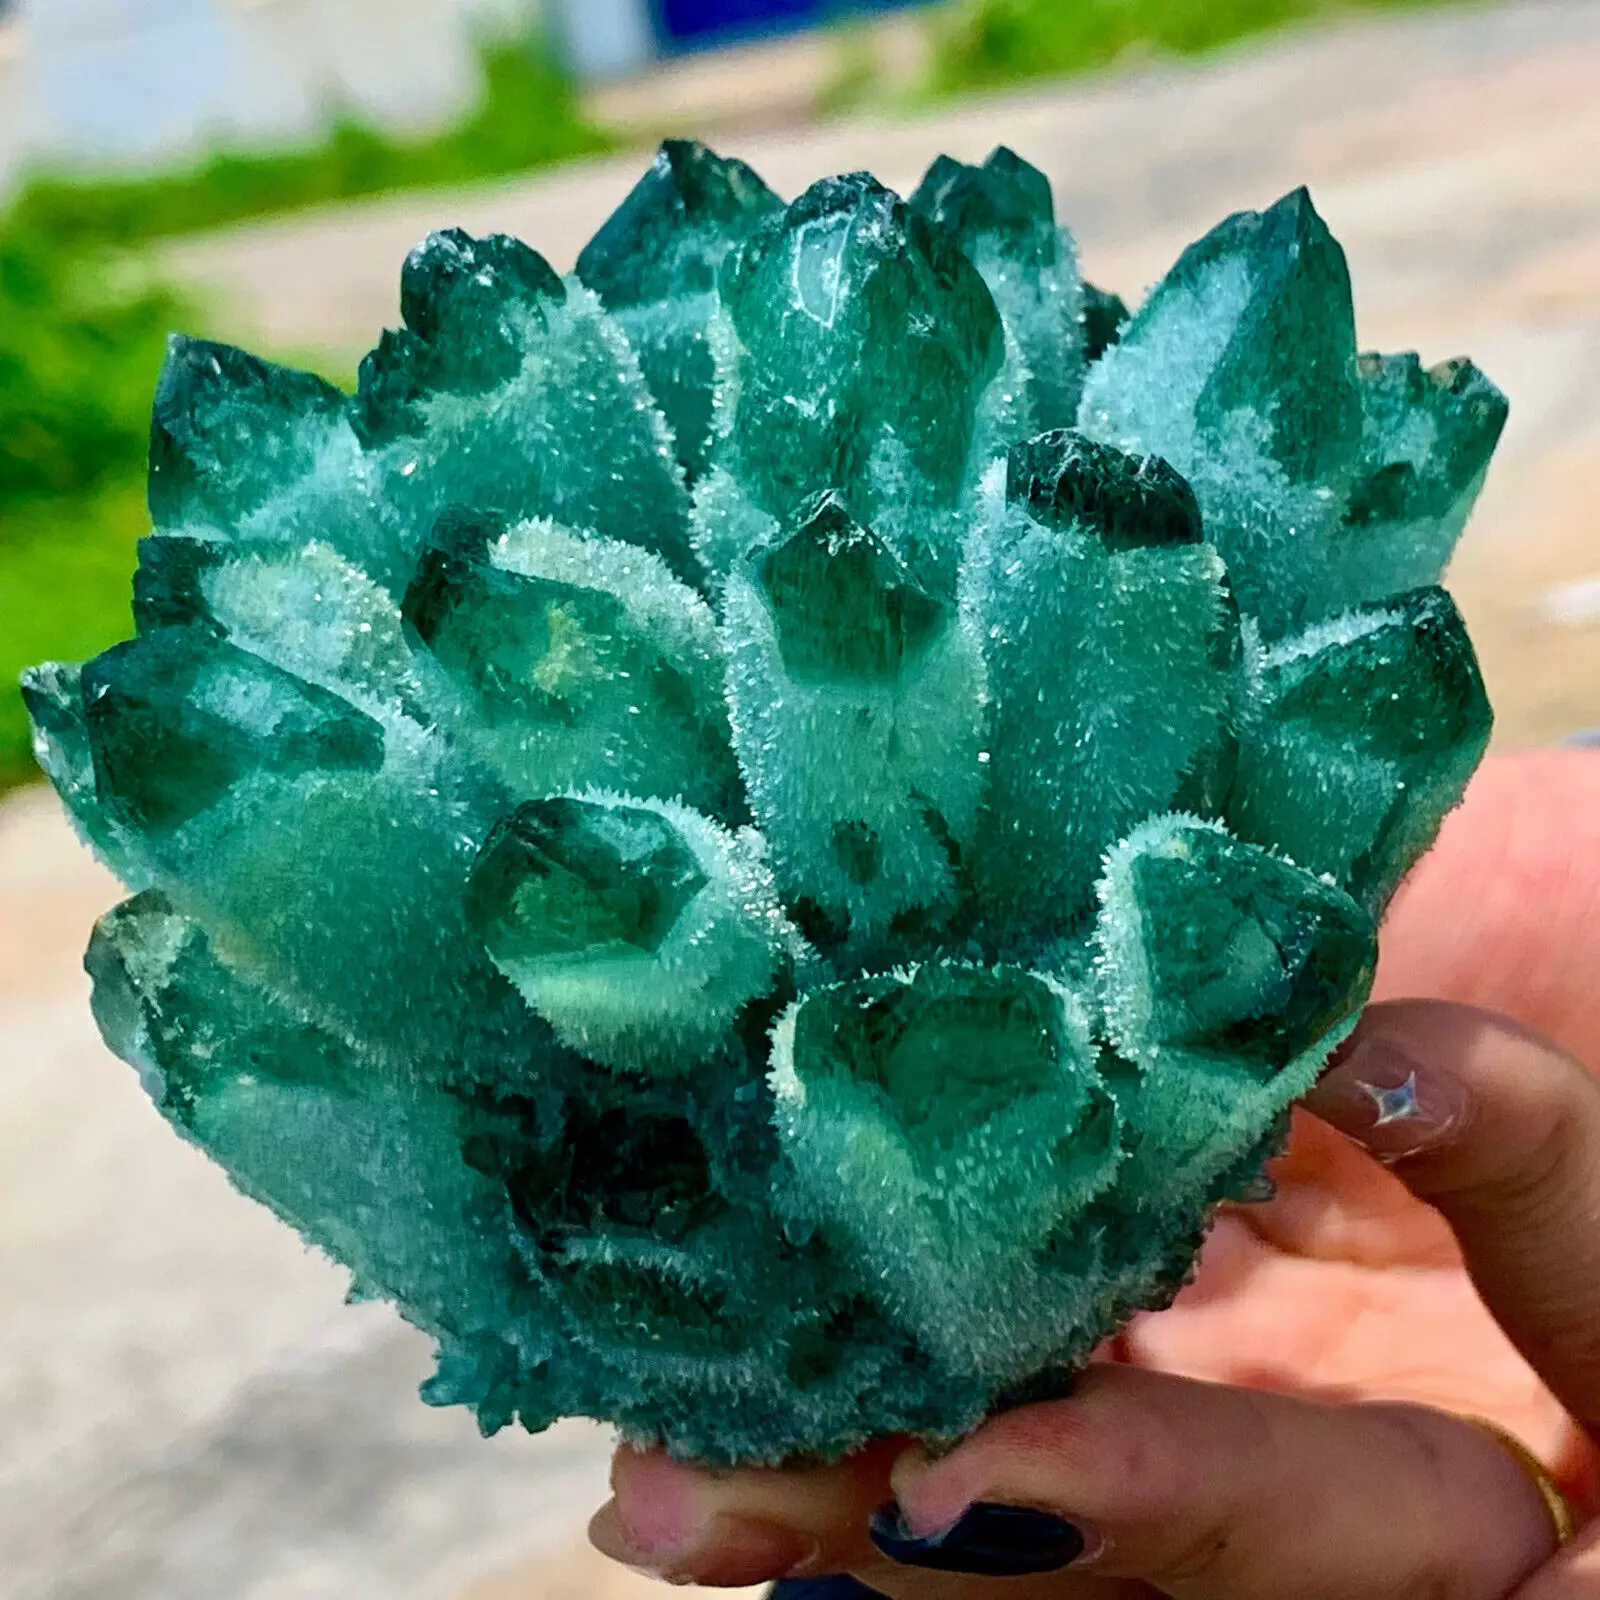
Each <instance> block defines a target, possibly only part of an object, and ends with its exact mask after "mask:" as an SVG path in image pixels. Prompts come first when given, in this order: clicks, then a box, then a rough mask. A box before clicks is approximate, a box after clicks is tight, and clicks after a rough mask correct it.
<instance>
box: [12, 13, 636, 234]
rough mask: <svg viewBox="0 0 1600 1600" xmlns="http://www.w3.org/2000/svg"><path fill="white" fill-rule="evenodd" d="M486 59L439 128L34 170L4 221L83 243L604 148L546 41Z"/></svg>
mask: <svg viewBox="0 0 1600 1600" xmlns="http://www.w3.org/2000/svg"><path fill="white" fill-rule="evenodd" d="M482 63H483V76H484V94H483V98H482V100H481V101H480V103H479V105H478V106H477V108H476V109H475V110H473V111H472V112H471V113H469V114H468V115H467V116H466V117H465V118H464V119H463V120H462V121H461V122H460V123H458V124H457V125H456V126H455V127H453V128H451V129H449V130H447V131H445V132H443V133H441V134H436V135H434V136H432V137H429V138H425V139H402V138H397V137H394V136H392V135H388V134H384V133H380V132H377V131H376V130H374V129H372V128H368V127H364V126H362V125H361V124H360V123H357V122H353V121H348V120H346V121H342V122H340V123H339V124H338V125H337V126H335V127H334V128H333V129H332V131H331V132H330V133H329V134H328V136H327V138H326V139H324V140H323V141H321V142H320V143H319V144H317V145H316V146H315V147H314V148H310V149H303V150H285V151H279V152H268V153H260V152H257V153H230V152H223V153H219V154H217V155H214V156H212V157H211V158H210V159H208V160H207V161H205V162H204V163H202V164H201V165H200V166H197V167H194V168H191V169H189V170H186V171H181V172H173V173H164V174H161V175H158V176H155V177H150V178H143V179H134V180H128V179H120V178H119V179H104V180H101V181H98V182H85V181H83V180H82V179H75V178H70V177H40V178H36V179H35V180H34V181H33V182H32V183H31V184H30V185H29V186H28V188H27V189H26V190H25V191H24V193H23V194H22V196H21V197H20V198H19V200H18V201H17V203H16V205H15V206H14V207H13V209H12V212H11V217H10V222H11V223H14V224H15V225H17V226H19V227H27V228H32V229H35V230H37V231H39V232H41V233H43V234H45V235H47V236H50V237H53V238H57V239H62V240H70V241H72V242H73V243H74V244H76V245H77V246H79V247H85V246H90V245H96V244H103V245H112V246H125V245H129V244H133V243H137V242H139V241H141V240H145V239H154V238H159V237H161V236H163V235H170V234H178V233H192V232H195V231H198V230H200V229H204V228H214V227H220V226H222V225H223V224H225V223H230V222H240V221H243V220H245V219H247V218H250V217H259V216H267V215H271V214H273V213H277V212H282V211H292V210H296V209H298V208H300V207H303V206H311V205H319V204H323V203H326V202H330V201H336V200H350V199H355V198H357V197H359V196H361V195H370V194H382V193H387V192H389V191H392V190H396V189H417V188H432V187H436V186H442V185H446V184H456V183H471V182H476V181H479V180H482V179H487V178H497V177H503V176H505V175H507V174H509V173H515V172H526V171H528V170H529V169H530V168H533V167H540V166H547V165H549V164H550V163H551V162H555V161H564V160H566V159H568V158H569V157H572V156H579V155H587V154H590V153H593V152H596V151H600V150H605V149H608V148H610V143H611V141H610V140H609V138H608V137H607V136H606V134H605V133H604V132H602V131H601V130H600V129H599V128H597V127H595V126H594V125H592V124H591V123H589V122H587V121H586V120H585V119H584V117H583V115H582V111H581V109H580V107H579V105H578V103H577V99H576V97H575V95H574V94H573V91H572V87H571V85H570V84H569V83H568V82H567V80H566V79H565V78H564V77H563V76H562V74H561V73H560V71H559V70H558V69H557V68H556V66H555V65H554V63H553V60H552V58H551V57H550V56H549V55H548V54H547V53H546V52H545V51H544V50H542V49H540V48H539V47H537V46H536V45H532V44H530V43H528V42H527V41H516V42H511V43H500V44H497V45H495V46H493V47H491V48H488V49H486V50H485V51H484V53H483V57H482Z"/></svg>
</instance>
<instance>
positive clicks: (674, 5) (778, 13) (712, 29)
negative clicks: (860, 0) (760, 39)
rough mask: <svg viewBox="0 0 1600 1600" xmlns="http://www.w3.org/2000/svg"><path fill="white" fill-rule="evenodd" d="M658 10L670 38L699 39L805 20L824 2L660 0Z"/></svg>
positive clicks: (807, 0)
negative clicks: (714, 34) (711, 34)
mask: <svg viewBox="0 0 1600 1600" xmlns="http://www.w3.org/2000/svg"><path fill="white" fill-rule="evenodd" d="M660 9H661V30H662V32H663V33H665V34H666V36H667V37H668V38H669V39H698V38H700V37H701V36H702V35H704V34H708V33H726V32H733V31H738V32H740V33H744V32H753V31H755V30H756V29H761V28H770V27H777V26H781V25H782V24H784V23H787V22H808V21H811V20H812V19H814V18H816V17H817V16H819V15H820V14H821V12H822V11H823V9H824V5H823V0H660ZM828 9H829V10H837V9H838V8H837V7H836V6H830V7H828Z"/></svg>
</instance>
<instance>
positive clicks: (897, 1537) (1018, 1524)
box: [867, 1500, 1084, 1578]
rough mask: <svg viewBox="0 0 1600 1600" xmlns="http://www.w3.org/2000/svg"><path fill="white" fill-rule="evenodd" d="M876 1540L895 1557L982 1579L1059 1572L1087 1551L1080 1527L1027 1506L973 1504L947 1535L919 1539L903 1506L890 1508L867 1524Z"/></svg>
mask: <svg viewBox="0 0 1600 1600" xmlns="http://www.w3.org/2000/svg"><path fill="white" fill-rule="evenodd" d="M867 1531H868V1533H870V1534H871V1536H872V1542H873V1543H874V1544H875V1545H876V1546H877V1547H878V1548H879V1549H880V1550H881V1551H882V1552H883V1553H884V1554H885V1555H886V1556H888V1558H889V1559H890V1560H891V1561H898V1562H899V1563H900V1564H901V1565H902V1566H907V1567H932V1568H934V1569H935V1570H937V1571H939V1572H970V1573H972V1574H974V1575H975V1576H977V1577H983V1578H1020V1577H1022V1576H1023V1575H1024V1574H1026V1573H1029V1572H1056V1571H1059V1570H1060V1569H1061V1568H1062V1567H1064V1566H1067V1565H1068V1564H1069V1563H1070V1562H1073V1561H1076V1560H1077V1559H1078V1557H1079V1556H1081V1555H1082V1554H1083V1547H1084V1537H1083V1533H1082V1532H1081V1530H1079V1529H1077V1528H1075V1527H1073V1525H1072V1524H1071V1523H1070V1522H1067V1521H1065V1520H1063V1519H1062V1518H1061V1517H1057V1516H1052V1515H1051V1513H1050V1512H1048V1511H1034V1510H1033V1509H1032V1508H1030V1507H1028V1506H1000V1505H991V1504H990V1503H989V1502H987V1501H984V1500H980V1501H978V1502H977V1504H976V1505H970V1506H968V1507H967V1509H966V1510H965V1511H963V1512H962V1513H961V1516H960V1517H959V1518H958V1519H957V1520H956V1521H955V1522H954V1523H952V1524H951V1525H950V1526H949V1527H948V1528H946V1529H945V1530H944V1532H943V1533H933V1534H929V1535H927V1537H925V1538H922V1539H918V1538H916V1537H915V1536H914V1535H913V1534H912V1533H911V1532H910V1530H909V1529H908V1528H907V1527H906V1525H905V1519H904V1518H903V1517H902V1516H901V1515H900V1508H899V1506H895V1505H889V1506H885V1507H884V1508H883V1509H882V1510H881V1511H875V1512H874V1513H873V1514H872V1520H871V1521H870V1522H869V1523H868V1524H867Z"/></svg>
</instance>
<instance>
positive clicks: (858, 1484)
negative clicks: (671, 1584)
mask: <svg viewBox="0 0 1600 1600" xmlns="http://www.w3.org/2000/svg"><path fill="white" fill-rule="evenodd" d="M903 1447H904V1441H899V1442H895V1441H884V1442H882V1443H880V1444H877V1445H874V1446H869V1447H868V1448H867V1449H865V1450H863V1451H861V1452H860V1453H858V1454H856V1455H854V1456H850V1457H848V1458H847V1459H846V1460H845V1461H843V1462H841V1463H839V1464H838V1465H837V1466H831V1467H810V1468H785V1469H783V1470H781V1471H780V1470H774V1469H765V1468H742V1469H740V1470H738V1471H733V1472H714V1471H711V1470H709V1469H707V1468H705V1467H696V1466H690V1465H688V1464H687V1463H684V1462H680V1461H673V1460H671V1459H670V1458H669V1457H668V1456H666V1455H665V1454H664V1453H663V1452H661V1451H659V1450H650V1451H636V1450H632V1449H629V1448H628V1447H627V1446H624V1447H623V1448H621V1449H620V1450H618V1452H617V1456H616V1461H615V1463H614V1465H613V1468H612V1474H611V1487H612V1493H613V1496H614V1498H613V1499H612V1500H611V1501H610V1502H609V1503H608V1504H606V1505H605V1506H603V1507H602V1508H601V1510H600V1511H599V1513H598V1514H597V1515H596V1516H595V1519H594V1521H593V1522H592V1523H591V1524H590V1526H589V1537H590V1539H591V1540H592V1541H593V1542H594V1544H595V1546H596V1547H597V1548H598V1549H599V1550H600V1551H601V1552H602V1553H603V1554H605V1555H608V1556H610V1557H612V1558H613V1559H614V1560H617V1561H621V1562H624V1563H625V1564H626V1565H628V1566H632V1567H637V1568H640V1569H642V1570H644V1571H647V1572H650V1573H652V1574H653V1575H655V1576H657V1577H663V1578H667V1579H668V1580H670V1581H676V1582H690V1581H692V1582H695V1583H700V1584H705V1585H707V1586H709V1587H723V1588H734V1587H739V1586H741V1585H745V1584H754V1583H761V1582H764V1581H765V1580H767V1579H771V1578H780V1577H785V1576H787V1575H789V1574H796V1575H802V1576H804V1575H810V1574H814V1573H827V1572H845V1571H849V1570H852V1569H854V1568H857V1567H860V1566H862V1565H864V1564H867V1563H870V1562H871V1561H872V1560H873V1559H875V1556H874V1552H873V1550H872V1547H871V1545H870V1543H869V1542H868V1539H867V1519H868V1517H869V1516H870V1514H871V1513H872V1511H873V1510H874V1508H875V1507H877V1506H879V1505H882V1504H883V1502H884V1501H885V1500H887V1499H888V1498H889V1468H890V1466H891V1465H892V1463H893V1461H894V1459H895V1457H896V1455H898V1454H899V1453H900V1451H901V1450H902V1449H903Z"/></svg>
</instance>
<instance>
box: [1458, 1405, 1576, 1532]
mask: <svg viewBox="0 0 1600 1600" xmlns="http://www.w3.org/2000/svg"><path fill="white" fill-rule="evenodd" d="M1461 1420H1462V1421H1463V1422H1470V1423H1471V1424H1472V1425H1473V1427H1475V1428H1481V1429H1482V1430H1483V1432H1485V1433H1487V1434H1490V1435H1491V1436H1492V1437H1494V1438H1495V1439H1498V1440H1499V1441H1500V1443H1501V1445H1502V1446H1504V1448H1505V1452H1506V1454H1507V1455H1508V1456H1510V1457H1511V1459H1512V1460H1513V1461H1515V1462H1516V1464H1517V1465H1518V1466H1519V1467H1521V1468H1522V1473H1523V1476H1524V1477H1525V1478H1526V1479H1527V1480H1528V1482H1529V1483H1531V1484H1532V1485H1533V1486H1534V1488H1535V1489H1537V1490H1538V1491H1539V1498H1540V1499H1541V1500H1542V1501H1544V1508H1545V1510H1546V1511H1547V1512H1548V1513H1549V1515H1550V1526H1551V1528H1552V1529H1553V1530H1554V1532H1555V1536H1556V1548H1557V1549H1558V1550H1559V1549H1560V1548H1561V1546H1562V1545H1565V1544H1570V1543H1571V1542H1572V1536H1573V1534H1575V1533H1576V1532H1577V1531H1578V1522H1577V1518H1576V1517H1575V1516H1573V1514H1572V1503H1571V1502H1570V1501H1569V1500H1568V1499H1567V1497H1566V1496H1565V1495H1564V1494H1562V1492H1561V1488H1560V1486H1559V1485H1558V1484H1557V1483H1556V1480H1555V1479H1554V1478H1552V1477H1551V1476H1550V1474H1549V1472H1548V1471H1547V1470H1546V1468H1545V1464H1544V1462H1542V1461H1541V1460H1540V1459H1539V1458H1538V1456H1536V1455H1535V1454H1534V1453H1533V1452H1532V1451H1531V1450H1530V1449H1529V1448H1528V1447H1527V1445H1525V1444H1524V1443H1523V1442H1522V1441H1521V1440H1520V1439H1519V1438H1518V1437H1517V1436H1516V1435H1515V1434H1514V1433H1507V1432H1506V1430H1505V1429H1504V1428H1502V1427H1501V1426H1500V1424H1499V1423H1498V1422H1491V1421H1490V1420H1489V1419H1488V1418H1487V1417H1463V1418H1462V1419H1461Z"/></svg>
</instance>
